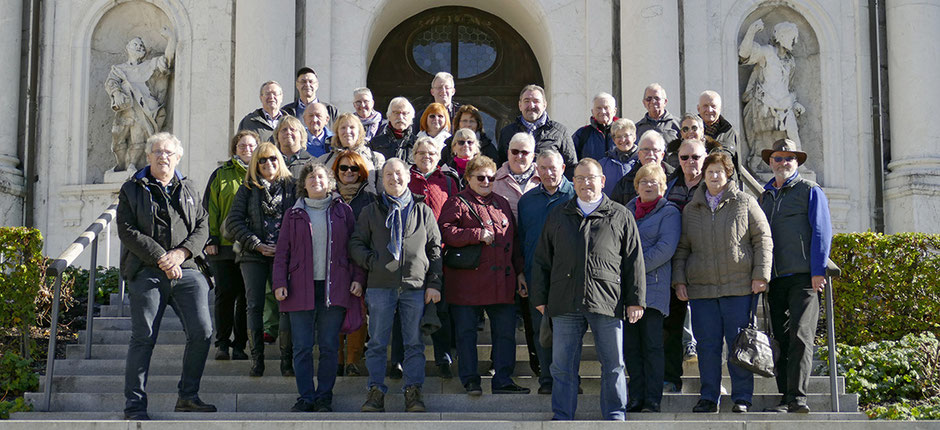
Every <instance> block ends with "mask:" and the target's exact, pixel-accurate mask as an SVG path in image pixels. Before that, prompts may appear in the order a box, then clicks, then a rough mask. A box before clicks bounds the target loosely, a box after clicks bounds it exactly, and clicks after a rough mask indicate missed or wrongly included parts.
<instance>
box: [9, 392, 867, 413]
mask: <svg viewBox="0 0 940 430" xmlns="http://www.w3.org/2000/svg"><path fill="white" fill-rule="evenodd" d="M200 397H201V398H202V399H203V400H204V401H206V402H207V403H211V404H214V405H216V407H218V408H219V411H221V412H278V411H282V412H287V411H289V410H290V407H291V406H292V405H293V404H294V402H295V401H296V398H297V394H296V393H290V394H287V393H283V394H267V393H261V394H259V393H244V394H233V393H201V394H200ZM365 397H366V390H365V387H364V386H363V387H362V389H361V391H360V392H359V393H355V394H339V395H334V396H333V409H334V410H335V411H337V412H358V411H359V408H360V406H362V402H363V401H364V400H365ZM41 398H42V393H27V394H26V400H27V401H30V402H33V403H34V404H37V403H39V402H40V399H41ZM176 399H177V394H176V393H152V394H150V395H148V403H149V407H148V410H150V411H153V412H170V411H172V410H173V407H174V405H175V404H176ZM424 401H425V404H426V405H427V408H428V410H429V411H432V412H478V413H479V412H484V413H490V412H530V413H531V412H539V413H544V412H546V411H551V396H547V395H542V396H540V395H537V394H489V392H488V390H487V392H486V394H484V395H483V396H480V397H476V398H474V397H470V396H467V395H466V394H427V395H425V396H424ZM697 401H698V396H697V395H692V394H679V395H666V396H664V397H663V402H662V408H663V410H665V411H671V412H686V411H691V410H692V406H694V405H695V403H696V402H697ZM779 401H780V396H779V395H777V394H755V395H754V397H753V410H755V411H760V410H763V409H764V408H766V407H771V406H774V405H776V404H777V403H779ZM839 402H840V404H841V408H842V409H844V410H849V411H855V410H857V409H858V395H856V394H844V395H841V396H840V397H839ZM807 404H808V405H809V406H810V408H812V409H813V410H815V411H826V410H830V409H831V408H830V407H829V395H828V394H810V395H809V396H807ZM732 405H733V403H732V401H731V399H730V397H729V396H722V398H721V400H720V406H719V410H720V411H723V412H728V411H730V410H731V406H732ZM385 407H386V410H388V411H391V412H401V411H403V410H404V398H403V395H402V394H399V392H393V391H389V394H388V395H386V397H385ZM123 408H124V395H123V394H121V393H53V395H52V412H56V411H85V412H118V411H121V410H123ZM578 410H579V411H581V412H582V413H584V412H587V413H593V414H595V415H596V416H597V417H598V418H599V414H600V398H599V395H597V394H582V395H579V396H578Z"/></svg>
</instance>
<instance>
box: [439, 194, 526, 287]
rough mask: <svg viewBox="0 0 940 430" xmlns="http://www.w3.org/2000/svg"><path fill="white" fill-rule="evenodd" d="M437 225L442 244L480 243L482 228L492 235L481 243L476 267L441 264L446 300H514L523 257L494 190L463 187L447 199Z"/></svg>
mask: <svg viewBox="0 0 940 430" xmlns="http://www.w3.org/2000/svg"><path fill="white" fill-rule="evenodd" d="M458 197H463V198H464V199H465V200H466V201H467V203H469V204H470V206H471V207H472V208H473V210H474V211H476V213H477V215H479V216H480V218H481V219H482V220H483V222H484V223H485V225H480V221H479V220H477V219H476V217H474V216H473V215H472V214H471V213H470V209H469V208H468V206H467V204H465V203H464V202H463V201H461V200H460V199H459V198H458ZM438 225H439V226H440V228H441V238H442V240H443V242H444V245H445V247H449V246H455V247H463V246H467V245H474V244H478V243H481V241H480V237H482V234H483V230H484V229H486V230H489V231H490V232H492V233H493V235H494V236H495V240H494V241H493V243H492V244H491V245H483V249H482V251H481V252H480V265H479V266H478V267H477V268H475V269H454V268H451V267H446V266H445V267H444V279H445V281H446V282H447V303H449V304H455V305H468V306H479V305H492V304H512V303H514V300H515V291H516V274H517V273H521V271H522V266H523V259H522V251H521V249H520V247H519V244H518V243H517V242H516V221H515V219H514V217H513V215H512V212H511V211H510V209H509V202H508V201H507V200H506V199H505V198H503V197H502V196H500V195H499V194H496V193H495V192H491V193H490V194H489V195H487V196H486V197H483V196H480V195H479V194H477V193H476V192H474V191H473V190H472V189H470V188H467V189H465V190H463V191H461V192H459V193H457V195H456V196H453V197H451V198H449V199H447V202H446V203H444V208H443V211H442V212H441V217H440V219H439V220H438Z"/></svg>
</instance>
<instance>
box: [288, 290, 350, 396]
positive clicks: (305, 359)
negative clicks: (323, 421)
mask: <svg viewBox="0 0 940 430" xmlns="http://www.w3.org/2000/svg"><path fill="white" fill-rule="evenodd" d="M316 282H317V283H323V281H316ZM287 314H288V315H289V316H290V326H291V328H296V329H295V330H291V340H292V341H293V344H294V348H293V349H294V376H295V379H296V380H297V393H298V394H299V395H300V397H299V398H300V399H302V400H305V401H307V402H308V403H313V402H314V401H315V400H321V399H323V400H325V401H326V402H327V403H332V401H333V385H334V384H335V383H336V365H337V363H338V362H339V329H340V328H341V327H342V326H343V319H344V318H345V317H346V308H344V307H342V306H330V307H326V302H325V300H324V298H323V297H321V296H319V295H318V296H317V297H316V303H315V305H314V309H312V310H308V311H297V312H288V313H287ZM314 343H316V344H318V345H320V360H319V363H318V364H317V383H318V384H319V386H318V387H316V390H314V384H313V344H314Z"/></svg>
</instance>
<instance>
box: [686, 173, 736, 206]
mask: <svg viewBox="0 0 940 430" xmlns="http://www.w3.org/2000/svg"><path fill="white" fill-rule="evenodd" d="M704 182H705V179H704V178H703V179H702V182H699V184H700V185H703V186H701V187H698V189H696V190H695V194H694V195H693V196H692V201H690V202H689V206H695V205H702V206H705V207H708V201H707V200H706V199H705V193H707V192H708V185H704V184H703V183H704ZM743 195H744V193H743V192H742V191H739V190H738V187H737V186H736V185H735V183H734V180H733V179H729V180H728V184H727V185H726V186H725V191H724V194H722V195H721V200H720V201H718V207H719V208H721V207H722V206H724V205H725V202H727V201H728V200H731V199H740V198H742V196H743Z"/></svg>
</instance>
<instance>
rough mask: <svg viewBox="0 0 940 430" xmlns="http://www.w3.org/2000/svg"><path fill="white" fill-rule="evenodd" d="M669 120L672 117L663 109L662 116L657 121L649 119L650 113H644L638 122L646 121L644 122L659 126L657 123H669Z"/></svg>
mask: <svg viewBox="0 0 940 430" xmlns="http://www.w3.org/2000/svg"><path fill="white" fill-rule="evenodd" d="M671 119H672V115H671V114H670V113H669V111H668V110H666V109H663V115H662V116H661V117H659V119H653V118H651V117H650V113H649V112H647V113H645V114H644V115H643V119H641V120H640V121H646V122H650V123H654V124H659V123H661V122H666V121H669V120H671Z"/></svg>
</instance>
